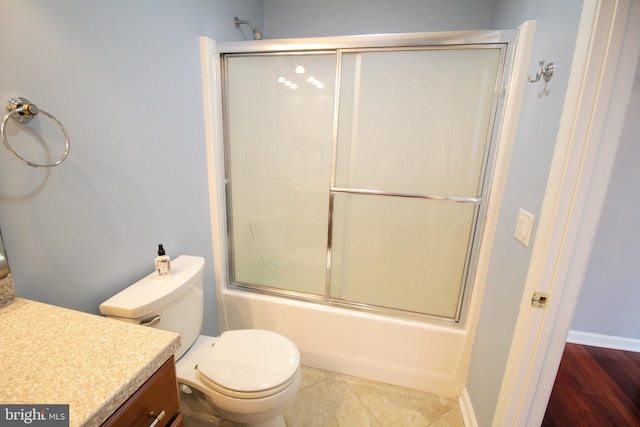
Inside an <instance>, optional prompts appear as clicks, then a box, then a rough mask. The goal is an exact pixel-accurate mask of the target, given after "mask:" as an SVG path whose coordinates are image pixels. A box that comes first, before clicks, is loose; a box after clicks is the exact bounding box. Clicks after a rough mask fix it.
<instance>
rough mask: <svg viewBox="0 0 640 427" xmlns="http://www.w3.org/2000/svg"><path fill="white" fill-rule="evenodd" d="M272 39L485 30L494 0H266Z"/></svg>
mask: <svg viewBox="0 0 640 427" xmlns="http://www.w3.org/2000/svg"><path fill="white" fill-rule="evenodd" d="M263 1H264V33H265V37H267V38H281V37H283V38H287V37H315V36H339V35H354V34H379V33H408V32H420V31H449V30H483V29H487V28H489V23H490V21H491V5H492V3H493V0H457V1H441V0H395V1H389V0H347V1H345V0H325V1H318V0H263Z"/></svg>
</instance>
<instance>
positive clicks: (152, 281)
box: [100, 255, 204, 360]
mask: <svg viewBox="0 0 640 427" xmlns="http://www.w3.org/2000/svg"><path fill="white" fill-rule="evenodd" d="M171 270H172V273H173V275H172V276H171V277H166V278H164V277H163V278H160V277H158V276H157V274H156V273H155V272H153V273H151V274H149V275H148V276H146V277H145V278H143V279H141V280H138V281H137V282H136V283H134V284H133V285H131V286H129V287H128V288H126V289H123V290H122V291H121V292H119V293H117V294H116V295H114V296H112V297H111V298H109V299H108V300H106V301H105V302H103V303H102V304H100V312H101V313H102V314H104V315H106V316H107V317H111V318H114V319H118V320H123V321H125V322H131V323H137V324H141V325H145V326H149V327H153V328H158V329H163V330H166V331H171V332H176V333H178V334H180V343H181V344H180V348H179V349H178V350H177V351H176V353H175V357H176V360H177V359H179V358H180V356H182V355H183V354H184V353H185V352H186V351H187V350H188V349H189V347H191V344H193V342H194V341H195V340H196V338H198V335H200V330H201V329H202V310H203V302H204V300H203V283H202V282H203V275H204V258H202V257H197V256H188V255H181V256H179V257H177V258H175V259H174V260H172V261H171Z"/></svg>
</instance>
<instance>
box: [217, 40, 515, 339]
mask: <svg viewBox="0 0 640 427" xmlns="http://www.w3.org/2000/svg"><path fill="white" fill-rule="evenodd" d="M516 38H517V31H515V30H499V31H498V30H495V31H494V30H488V31H456V32H440V33H411V34H389V35H368V36H346V37H323V38H312V39H294V40H295V42H292V40H290V39H287V40H260V41H250V42H226V43H220V44H217V53H218V54H219V58H218V61H219V65H220V73H221V79H222V81H221V83H222V84H221V87H222V120H223V123H224V125H223V140H224V142H223V146H224V172H223V174H224V177H225V180H224V183H225V186H224V187H225V188H224V196H223V198H224V199H225V205H226V209H225V213H226V221H225V223H226V229H225V232H226V242H227V254H226V259H227V265H226V268H227V269H228V270H227V274H225V277H226V279H227V280H225V288H226V289H232V290H238V291H245V292H253V293H258V294H264V295H270V296H282V297H287V298H292V299H296V300H301V301H307V302H312V303H320V304H325V305H329V306H335V307H340V308H347V309H352V310H360V311H365V312H370V313H374V314H380V315H389V316H392V317H398V318H406V319H410V320H417V321H429V322H435V323H439V324H444V325H448V326H454V327H458V328H463V327H464V326H465V320H466V315H467V313H468V308H469V304H470V295H471V291H472V289H473V281H474V276H475V275H474V273H475V268H476V266H477V259H478V253H479V249H480V242H481V239H482V231H483V223H484V219H485V214H486V210H487V206H488V199H489V197H490V193H489V190H490V188H491V181H492V176H493V170H494V167H495V164H494V162H495V159H496V153H497V146H498V142H499V141H498V136H499V131H500V127H501V119H502V116H503V110H504V101H505V88H506V87H507V83H508V82H509V78H510V64H511V63H512V61H513V55H514V50H515V41H516ZM465 48H467V49H468V48H494V49H496V48H497V49H500V58H499V60H498V70H497V73H496V85H495V87H494V92H493V99H492V101H491V103H492V108H491V114H490V118H489V126H488V128H487V129H488V135H487V139H486V148H485V153H484V159H483V166H482V170H481V173H480V179H479V183H478V187H479V188H478V190H479V191H478V192H479V194H480V196H479V197H451V198H446V199H447V202H453V203H473V204H475V208H474V213H473V219H472V221H471V229H470V233H471V234H470V238H469V244H468V246H467V255H466V261H465V266H464V272H463V274H462V280H461V283H460V285H459V286H460V287H459V297H458V303H457V307H456V314H455V316H453V317H444V316H438V315H433V314H426V313H417V312H412V311H406V310H402V309H396V308H388V307H383V306H379V305H370V304H366V303H361V302H355V301H348V300H341V299H335V298H332V297H331V292H330V286H331V252H332V250H331V249H332V247H331V243H332V242H331V239H332V219H333V212H332V206H333V198H334V194H335V193H345V192H346V193H350V194H353V193H355V194H370V195H382V196H393V197H409V198H420V199H433V197H429V196H426V197H425V196H424V195H421V194H409V193H407V194H400V193H393V194H392V193H389V192H386V191H377V190H367V189H354V190H351V189H346V188H341V187H337V186H336V185H335V173H336V172H335V155H336V150H337V134H336V132H337V131H336V128H337V125H336V122H337V120H338V108H339V97H338V95H339V92H340V57H341V54H342V53H343V52H369V51H381V50H382V51H391V50H438V49H441V50H442V49H452V50H453V49H465ZM327 53H332V54H335V55H336V60H337V64H336V88H335V98H334V119H333V120H334V123H333V125H332V126H333V130H332V134H333V137H332V141H331V144H332V149H331V157H332V159H331V173H330V176H331V183H330V186H329V194H330V201H329V212H328V215H329V217H328V241H327V266H326V268H327V273H326V284H325V293H324V295H315V294H307V293H303V292H298V291H294V290H288V289H281V288H272V287H268V286H263V285H255V284H250V283H242V282H237V281H235V280H234V273H233V272H234V268H235V267H234V257H233V252H234V248H233V246H234V244H233V238H232V236H233V233H232V214H231V206H232V201H231V200H230V197H231V196H230V195H231V191H230V189H229V186H230V185H231V182H230V179H229V176H228V165H229V155H230V153H229V144H230V142H229V135H228V132H227V129H228V125H229V117H228V110H227V106H226V105H227V100H228V94H227V91H226V74H227V71H226V67H225V61H224V57H225V56H227V55H239V56H246V55H251V56H253V55H287V54H296V55H307V54H309V55H313V54H327ZM470 267H471V268H470Z"/></svg>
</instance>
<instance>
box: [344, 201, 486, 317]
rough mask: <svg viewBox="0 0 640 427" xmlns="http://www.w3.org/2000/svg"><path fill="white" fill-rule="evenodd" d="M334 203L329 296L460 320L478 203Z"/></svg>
mask: <svg viewBox="0 0 640 427" xmlns="http://www.w3.org/2000/svg"><path fill="white" fill-rule="evenodd" d="M333 197H334V206H333V226H332V249H331V297H332V298H334V299H338V300H345V301H354V302H358V303H363V304H369V305H374V306H379V307H386V308H392V309H399V310H406V311H412V312H416V313H422V314H430V315H435V316H441V317H445V318H451V319H453V318H455V317H456V314H457V309H458V304H459V299H460V292H462V290H461V284H462V283H463V280H464V274H465V267H466V263H467V247H468V244H469V239H470V234H471V230H472V225H473V218H474V209H475V206H474V205H472V204H461V203H454V202H440V201H432V200H426V199H417V198H404V197H385V196H378V195H362V194H341V193H338V194H335V195H334V196H333Z"/></svg>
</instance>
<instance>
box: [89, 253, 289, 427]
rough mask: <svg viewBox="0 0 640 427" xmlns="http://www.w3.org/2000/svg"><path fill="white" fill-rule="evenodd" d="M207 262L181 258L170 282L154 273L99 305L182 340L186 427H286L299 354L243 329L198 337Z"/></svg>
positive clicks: (279, 338) (179, 367)
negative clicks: (285, 418)
mask: <svg viewBox="0 0 640 427" xmlns="http://www.w3.org/2000/svg"><path fill="white" fill-rule="evenodd" d="M203 270H204V259H203V258H201V257H193V256H185V255H183V256H180V257H178V258H176V259H175V260H173V261H172V271H173V276H172V277H170V278H163V279H160V278H158V277H157V276H156V274H155V273H152V274H150V275H148V276H147V277H145V278H143V279H141V280H139V281H138V282H136V283H134V284H133V285H131V286H129V287H128V288H126V289H124V290H122V291H121V292H119V293H118V294H116V295H114V296H113V297H111V298H110V299H108V300H107V301H105V302H103V303H102V304H100V312H101V313H102V314H104V315H106V316H108V317H112V318H115V319H119V320H123V321H127V322H133V323H139V324H143V325H147V326H151V327H156V328H159V329H164V330H168V331H172V332H177V333H179V334H180V338H181V346H180V349H178V351H176V353H175V358H176V373H177V377H178V385H179V391H180V399H181V407H182V411H183V415H184V419H185V426H187V427H189V426H198V427H199V426H205V425H217V426H224V427H230V426H234V425H235V426H247V427H249V426H250V427H285V423H284V418H283V415H282V414H283V413H284V411H285V410H286V409H287V408H288V407H289V406H290V405H291V404H292V403H293V401H294V400H295V398H296V395H297V393H298V388H299V384H300V353H299V351H298V348H297V347H296V345H295V344H294V343H293V342H292V341H290V340H289V339H288V338H286V337H284V336H283V335H280V334H278V333H275V332H272V331H267V330H260V329H243V330H234V331H226V332H224V333H223V334H222V335H220V336H219V337H209V336H205V335H200V334H199V332H200V329H201V327H202V307H203V298H202V288H203Z"/></svg>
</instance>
